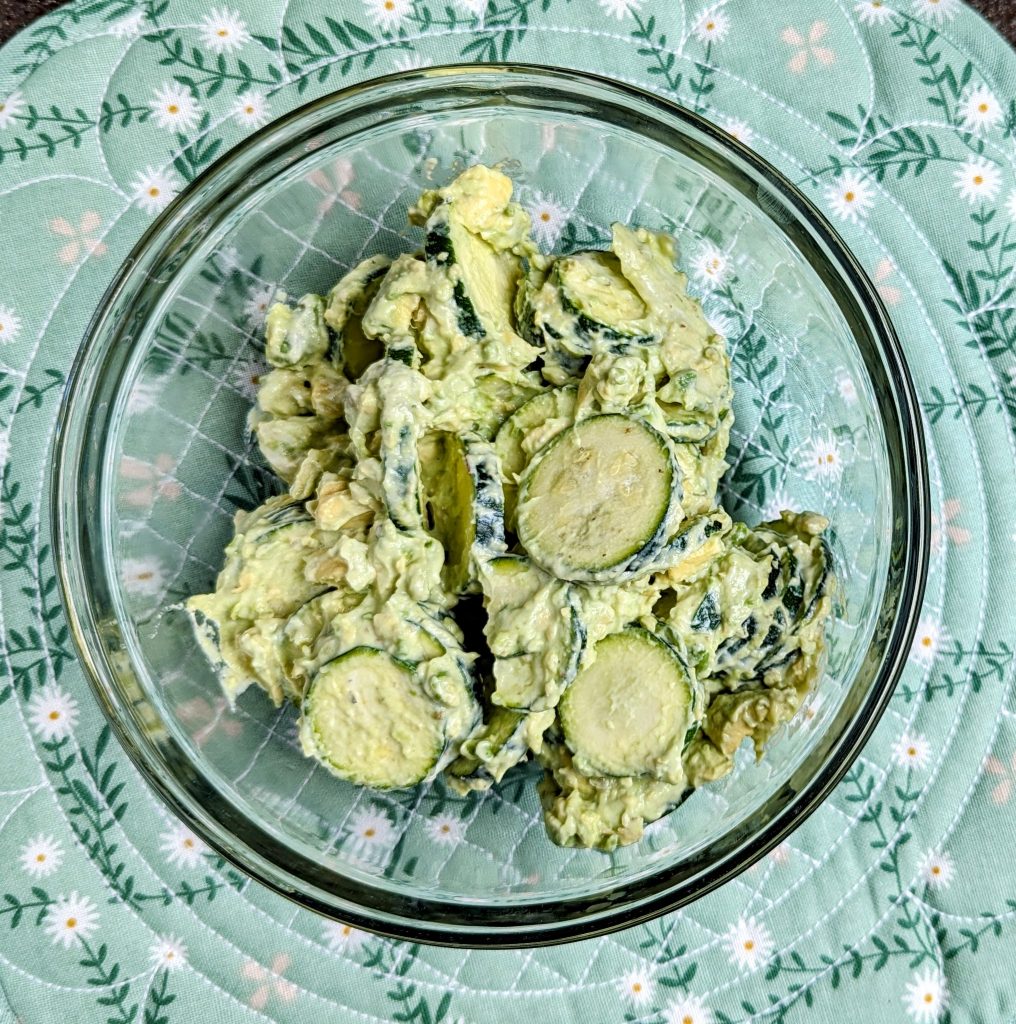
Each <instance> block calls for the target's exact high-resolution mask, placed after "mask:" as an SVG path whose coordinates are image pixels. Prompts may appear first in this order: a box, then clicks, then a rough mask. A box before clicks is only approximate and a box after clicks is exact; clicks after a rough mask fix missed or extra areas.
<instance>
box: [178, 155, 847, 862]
mask: <svg viewBox="0 0 1016 1024" xmlns="http://www.w3.org/2000/svg"><path fill="white" fill-rule="evenodd" d="M511 195H512V184H511V181H510V180H509V179H508V178H507V177H506V176H505V175H503V174H501V173H500V172H498V171H496V170H491V169H489V168H486V167H482V166H476V167H471V168H469V169H468V170H466V171H465V172H463V173H462V174H461V175H459V177H458V178H456V179H455V180H454V181H453V182H451V183H450V184H449V185H448V186H446V187H445V188H441V189H434V190H430V191H427V192H425V193H424V194H423V195H422V196H421V197H420V199H419V201H418V202H417V204H416V205H415V206H414V207H413V208H412V209H411V210H410V211H409V219H410V222H411V223H412V224H413V225H416V226H418V227H420V228H422V229H423V238H422V245H421V249H420V250H419V251H418V252H416V253H409V254H405V255H402V256H399V257H398V258H396V259H394V260H393V259H390V258H389V257H387V256H383V255H378V256H372V257H370V258H368V259H366V260H364V261H363V262H362V263H360V264H359V265H358V266H356V267H355V268H353V270H352V271H350V272H349V273H348V274H347V275H345V276H344V277H343V278H342V279H341V280H340V281H339V282H337V283H336V285H335V286H334V287H333V288H332V289H331V291H330V292H329V293H328V295H327V296H317V295H306V296H304V297H303V298H301V299H299V300H298V301H297V302H295V303H293V304H287V303H285V302H282V301H280V302H278V303H276V304H275V305H274V306H273V307H272V308H271V310H270V312H269V314H268V319H267V325H266V345H265V353H266V356H267V358H268V361H269V362H270V363H271V364H272V366H273V369H272V370H271V372H269V373H268V374H267V375H265V377H264V378H263V379H262V381H261V384H260V387H259V392H258V401H257V406H256V408H255V409H254V410H253V411H252V413H251V418H250V422H251V427H252V429H253V430H254V432H255V435H256V437H257V440H258V444H259V446H260V448H261V451H262V453H263V454H264V457H265V459H266V460H267V462H268V464H269V465H270V466H271V467H272V469H273V470H274V471H275V472H276V474H277V475H278V476H279V477H280V478H281V480H282V481H283V483H284V484H286V485H287V486H288V492H287V493H286V494H284V495H280V496H278V497H274V498H271V499H269V500H268V501H267V502H266V503H265V504H264V505H263V506H261V507H260V508H258V509H255V510H253V511H252V512H244V513H239V514H238V515H237V518H236V531H235V536H234V538H233V540H232V541H231V542H230V544H229V546H228V547H227V548H226V555H225V565H224V568H223V570H222V572H221V573H220V575H219V578H218V580H217V583H216V587H215V590H214V591H213V592H212V593H210V594H203V595H199V596H197V597H193V598H191V599H190V600H189V602H188V609H189V611H190V612H191V614H192V617H193V618H194V621H195V624H196V630H197V635H198V638H199V640H200V642H201V644H202V646H203V648H204V649H205V650H206V651H207V653H208V655H209V657H210V658H211V659H212V660H213V662H214V664H215V666H216V668H217V670H218V672H219V676H220V678H221V681H222V685H223V688H224V690H225V692H226V693H227V695H228V696H229V697H230V699H233V698H234V697H235V696H236V695H237V694H238V693H239V692H240V691H242V690H243V689H244V688H245V687H246V686H248V685H249V684H251V683H254V684H255V685H257V686H259V687H260V688H262V689H263V690H264V691H265V692H266V693H267V694H268V695H269V697H270V698H271V699H272V700H273V701H274V702H275V703H276V704H281V703H282V702H283V701H286V700H290V701H293V702H294V703H296V704H297V705H298V706H299V707H300V710H301V720H300V740H301V744H302V746H303V749H304V751H305V752H306V754H307V755H308V756H309V757H313V758H316V759H318V760H319V761H320V762H321V763H322V764H324V765H325V766H326V767H327V768H328V769H329V770H330V771H332V772H334V773H335V774H336V775H338V776H339V777H341V778H344V779H347V780H349V781H352V782H355V783H359V784H361V785H365V786H371V787H374V788H378V789H389V788H402V787H407V786H412V785H415V784H418V783H420V782H425V781H428V780H431V779H433V778H435V777H436V776H437V775H439V774H441V773H444V777H445V779H446V781H447V783H448V785H449V786H450V787H451V788H453V789H454V790H456V791H458V792H460V793H466V792H468V791H470V790H484V789H486V788H488V787H489V786H491V785H493V784H495V783H497V782H498V781H499V780H500V779H501V778H502V777H503V776H504V775H505V773H506V772H509V771H510V770H511V769H512V768H513V767H514V766H516V765H518V764H519V763H520V762H522V761H525V760H527V759H530V758H535V759H538V760H539V762H540V764H541V765H542V766H543V768H544V771H545V775H544V779H543V781H542V782H541V783H540V785H539V792H540V797H541V800H542V803H543V806H544V811H545V819H546V825H547V830H548V833H549V835H550V837H551V838H552V839H553V840H554V841H555V842H557V843H560V844H563V845H576V846H588V847H596V848H599V849H605V850H609V849H613V848H614V847H615V846H617V845H619V844H625V843H632V842H636V841H637V840H638V839H639V838H640V837H641V836H642V833H643V829H644V827H645V825H646V824H647V823H649V822H651V821H653V820H655V819H657V818H659V817H660V816H661V815H663V814H665V813H666V812H667V811H668V810H670V809H672V808H673V807H674V806H676V805H677V804H678V803H679V802H680V801H681V800H682V799H683V798H684V797H685V796H686V795H687V793H688V792H689V791H690V789H691V788H692V787H695V786H698V785H702V784H705V783H708V782H710V781H713V780H716V779H718V778H722V777H723V776H724V775H725V774H727V773H728V772H729V771H730V770H731V769H732V767H733V757H734V754H735V752H736V751H737V749H738V747H739V746H740V745H741V744H742V743H743V742H744V741H745V740H750V741H751V742H752V743H753V745H754V748H755V750H756V752H757V754H758V756H762V753H763V750H764V747H765V744H766V742H767V741H768V740H769V739H770V738H771V736H772V735H773V733H774V732H775V731H776V730H777V729H779V727H780V726H781V725H782V724H784V723H786V722H787V721H789V720H790V719H791V718H793V717H794V715H795V714H796V713H797V712H798V710H799V709H800V707H801V705H802V703H803V701H804V700H805V698H806V697H807V694H808V692H809V691H810V690H811V689H812V687H813V686H814V684H815V682H816V680H817V678H818V677H819V675H820V674H821V671H822V666H823V654H824V646H825V644H824V641H825V627H826V624H827V621H828V619H829V616H830V614H831V610H832V601H833V595H834V577H833V574H832V566H831V557H830V553H829V549H828V546H827V544H826V542H825V541H824V539H823V531H824V529H825V527H826V526H827V523H826V521H825V519H823V517H821V516H819V515H817V514H814V513H807V512H804V513H797V514H790V513H784V515H783V516H782V517H781V518H780V519H779V520H777V521H775V522H773V523H766V524H762V525H761V526H759V527H757V528H754V529H750V528H748V527H746V526H744V525H743V524H739V523H734V522H732V521H731V519H730V517H729V516H728V515H727V513H726V512H724V511H723V510H722V509H721V508H719V507H718V505H717V496H716V490H717V485H718V483H719V480H720V477H721V476H722V474H723V472H724V471H725V470H726V462H725V454H726V450H727V444H728V441H729V435H730V427H731V423H732V420H733V415H732V411H731V398H732V392H731V383H730V361H729V358H728V355H727V350H726V343H725V341H724V339H723V338H722V337H721V336H720V335H719V334H717V333H716V332H715V331H714V330H713V329H712V328H711V327H710V326H709V324H708V323H707V321H706V319H705V317H704V316H703V313H702V309H701V307H700V305H699V303H698V302H697V301H696V300H695V299H693V298H692V297H690V296H689V295H688V294H687V291H686V287H685V285H686V279H685V276H684V275H683V274H682V273H681V272H680V271H678V270H677V268H676V266H675V257H676V253H675V243H674V240H673V239H672V238H670V237H669V236H667V235H663V234H658V233H654V232H651V231H648V230H646V229H644V228H635V229H633V228H629V227H626V226H624V225H621V224H615V225H613V227H612V229H611V245H610V248H609V249H607V250H603V251H581V252H576V253H570V254H567V255H564V256H557V257H554V256H547V255H544V254H541V253H540V252H539V250H538V249H537V247H536V246H535V245H534V243H533V241H532V237H531V232H530V222H529V217H528V215H527V214H526V213H525V211H524V210H523V209H522V208H521V207H520V206H518V205H517V204H515V203H513V202H512V201H511ZM479 603H482V606H483V610H484V621H483V622H482V623H479V624H478V623H477V620H476V608H477V606H478V604H479ZM467 610H468V613H467ZM480 626H482V636H481V635H480ZM467 637H468V640H467Z"/></svg>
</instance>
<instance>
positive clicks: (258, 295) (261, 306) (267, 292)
mask: <svg viewBox="0 0 1016 1024" xmlns="http://www.w3.org/2000/svg"><path fill="white" fill-rule="evenodd" d="M275 293H276V288H275V285H274V284H265V285H258V286H257V287H255V288H252V289H251V290H250V292H249V293H248V295H247V301H246V302H244V304H243V311H244V314H245V315H246V317H247V319H248V320H250V321H251V323H253V324H254V325H255V326H256V325H257V324H260V323H263V322H264V319H265V317H266V316H267V315H268V310H269V309H270V308H271V305H272V303H273V302H274V301H275Z"/></svg>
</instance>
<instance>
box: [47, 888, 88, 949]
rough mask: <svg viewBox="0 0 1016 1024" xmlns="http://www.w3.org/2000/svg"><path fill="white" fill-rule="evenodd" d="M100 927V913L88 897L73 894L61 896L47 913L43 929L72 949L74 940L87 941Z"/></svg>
mask: <svg viewBox="0 0 1016 1024" xmlns="http://www.w3.org/2000/svg"><path fill="white" fill-rule="evenodd" d="M98 927H99V911H98V909H97V908H96V906H95V904H94V903H93V902H92V901H91V900H90V899H88V897H87V896H79V895H78V894H77V893H76V892H72V893H71V894H70V896H61V897H60V898H59V899H58V900H56V902H54V903H53V904H52V905H51V906H50V907H49V909H48V910H47V911H46V918H45V920H44V922H43V929H44V930H45V932H46V934H47V935H48V936H49V937H50V938H51V939H52V940H53V942H54V943H57V944H59V945H61V946H63V947H64V949H70V948H71V946H72V945H73V944H74V940H75V939H78V938H81V939H87V938H88V937H89V936H90V935H91V934H92V932H94V931H95V929H96V928H98Z"/></svg>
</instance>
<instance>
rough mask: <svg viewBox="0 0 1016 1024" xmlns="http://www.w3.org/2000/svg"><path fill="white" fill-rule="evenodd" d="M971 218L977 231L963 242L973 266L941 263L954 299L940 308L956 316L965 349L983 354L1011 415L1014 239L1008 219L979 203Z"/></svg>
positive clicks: (1015, 398) (1015, 287)
mask: <svg viewBox="0 0 1016 1024" xmlns="http://www.w3.org/2000/svg"><path fill="white" fill-rule="evenodd" d="M970 219H971V221H972V222H973V224H974V226H975V228H976V231H975V232H974V233H973V234H974V237H972V238H969V239H968V240H967V248H968V250H969V251H970V252H972V253H974V254H975V257H974V259H975V262H974V264H973V266H970V265H965V266H964V269H961V266H960V264H959V263H957V262H954V261H952V260H947V259H944V258H943V260H942V264H943V266H944V267H945V270H946V273H947V274H948V275H949V280H950V282H951V283H952V285H953V287H954V288H955V290H956V292H957V293H958V296H959V298H958V299H946V300H944V301H945V304H946V305H947V306H948V307H949V308H950V309H951V310H953V311H954V312H956V313H958V314H959V315H960V316H959V319H958V320H957V323H958V324H959V325H960V326H961V327H963V328H964V329H965V330H966V331H967V332H968V333H969V338H968V340H967V342H966V344H967V347H968V348H973V349H977V350H978V351H980V352H983V353H984V355H985V356H987V357H988V359H989V360H991V361H992V362H993V363H997V369H998V373H999V375H1000V376H1001V377H1002V380H1004V381H1005V382H1006V385H1005V388H1006V392H1007V394H1006V399H1005V404H1006V407H1007V409H1008V411H1009V412H1010V414H1011V413H1012V412H1013V404H1014V402H1016V396H1014V395H1012V394H1011V391H1012V389H1013V387H1016V379H1014V378H1012V377H1011V369H1010V366H1009V361H1010V358H1011V354H1012V337H1013V327H1014V321H1013V316H1014V315H1016V306H1014V305H1013V303H1012V299H1013V296H1014V295H1016V283H1014V279H1016V236H1014V234H1013V230H1012V225H1011V224H1010V223H1008V220H1007V221H1006V223H1005V224H1004V226H1002V227H999V226H998V219H999V218H998V210H997V209H996V208H994V207H991V206H987V205H986V204H984V203H981V204H980V206H979V207H978V208H977V209H976V210H974V211H973V212H972V213H971V215H970Z"/></svg>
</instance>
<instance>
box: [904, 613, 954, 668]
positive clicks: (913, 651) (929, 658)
mask: <svg viewBox="0 0 1016 1024" xmlns="http://www.w3.org/2000/svg"><path fill="white" fill-rule="evenodd" d="M948 639H949V638H948V634H947V633H946V630H945V627H944V626H943V625H942V624H941V623H940V622H938V621H936V620H935V619H921V621H920V622H919V623H918V624H917V632H916V633H915V634H914V642H913V643H912V644H911V645H910V658H911V660H912V661H916V662H917V663H918V664H919V665H931V664H933V663H934V661H935V658H937V657H938V653H939V651H941V650H942V648H943V647H944V646H945V645H946V643H947V641H948Z"/></svg>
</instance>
